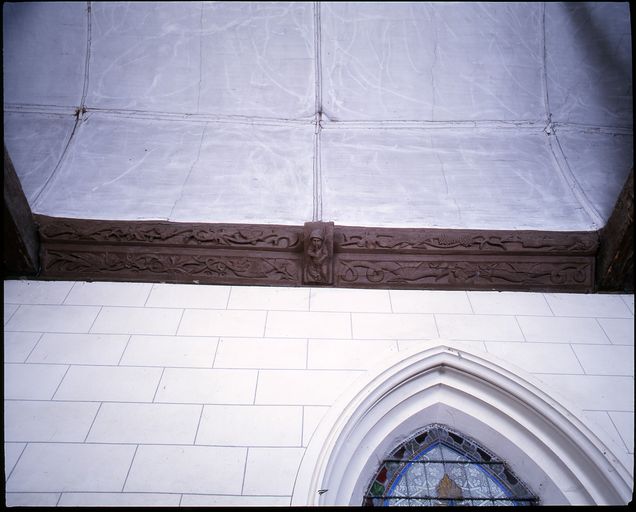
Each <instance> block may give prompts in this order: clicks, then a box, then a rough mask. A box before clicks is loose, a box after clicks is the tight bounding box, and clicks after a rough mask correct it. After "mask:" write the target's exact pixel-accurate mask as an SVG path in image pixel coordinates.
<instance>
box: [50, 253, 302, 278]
mask: <svg viewBox="0 0 636 512" xmlns="http://www.w3.org/2000/svg"><path fill="white" fill-rule="evenodd" d="M44 270H45V271H46V272H50V273H53V274H60V273H61V274H64V273H92V274H93V273H96V272H99V273H101V272H106V273H111V272H113V273H122V272H129V273H140V274H142V273H143V274H147V273H150V274H153V275H168V274H183V275H186V276H188V277H189V276H194V277H197V276H205V277H221V278H250V279H268V280H276V281H296V280H297V279H298V263H297V262H296V261H295V260H291V259H284V258H255V257H249V258H240V257H213V256H197V255H192V256H189V255H188V256H184V255H170V254H137V253H132V254H131V253H114V252H108V253H94V252H62V251H55V250H49V251H48V252H47V254H46V259H45V268H44Z"/></svg>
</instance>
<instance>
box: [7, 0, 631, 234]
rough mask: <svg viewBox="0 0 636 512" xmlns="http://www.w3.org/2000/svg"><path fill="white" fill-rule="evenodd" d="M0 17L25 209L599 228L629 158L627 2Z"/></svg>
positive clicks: (12, 142) (125, 10) (40, 11)
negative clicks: (27, 204)
mask: <svg viewBox="0 0 636 512" xmlns="http://www.w3.org/2000/svg"><path fill="white" fill-rule="evenodd" d="M3 15H4V16H3V27H4V129H5V135H4V138H5V144H6V146H7V149H8V151H9V154H10V155H11V157H12V159H13V163H14V165H15V168H16V171H17V173H18V175H19V177H20V179H21V182H22V185H23V188H24V191H25V193H26V195H27V198H28V200H29V202H30V204H31V207H32V209H33V210H34V212H36V213H41V214H46V215H52V216H60V217H76V218H92V219H100V218H101V219H121V220H136V219H164V220H166V219H167V220H171V221H200V222H241V223H282V224H302V223H303V222H305V221H311V220H325V221H335V222H336V223H338V224H342V225H367V226H394V227H407V226H408V227H442V228H475V229H480V228H481V229H541V230H594V229H598V228H600V227H602V226H603V224H604V223H605V222H606V221H607V219H608V217H609V215H610V213H611V211H612V208H613V206H614V202H615V201H616V198H617V196H618V193H619V191H620V189H621V187H622V185H623V182H624V180H625V178H626V176H627V174H628V173H629V170H630V168H631V167H632V165H633V145H632V140H633V136H632V71H631V69H632V66H631V60H632V55H631V26H630V11H629V5H628V4H627V3H545V4H543V3H428V2H415V3H396V2H378V3H374V2H369V3H347V2H334V3H330V2H319V3H308V2H303V3H261V2H254V3H248V2H175V3H167V2H156V3H155V2H130V3H128V2H103V3H102V2H97V3H91V2H89V3H80V2H77V3H58V2H55V3H47V2H43V3H5V4H4V6H3ZM82 110H85V111H84V112H82ZM78 111H79V112H80V114H79V115H78V116H76V112H78Z"/></svg>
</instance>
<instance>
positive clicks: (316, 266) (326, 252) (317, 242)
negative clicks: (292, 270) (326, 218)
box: [303, 222, 333, 285]
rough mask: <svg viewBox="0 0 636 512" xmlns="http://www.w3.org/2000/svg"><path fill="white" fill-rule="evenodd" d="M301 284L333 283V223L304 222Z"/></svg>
mask: <svg viewBox="0 0 636 512" xmlns="http://www.w3.org/2000/svg"><path fill="white" fill-rule="evenodd" d="M304 242H305V243H304V255H303V256H304V257H303V283H305V284H322V285H326V284H332V283H333V222H306V223H305V232H304Z"/></svg>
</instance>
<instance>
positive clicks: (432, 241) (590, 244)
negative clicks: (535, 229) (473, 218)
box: [338, 231, 598, 252]
mask: <svg viewBox="0 0 636 512" xmlns="http://www.w3.org/2000/svg"><path fill="white" fill-rule="evenodd" d="M597 245H598V241H597V240H596V238H595V237H593V236H589V235H588V236H581V235H576V234H564V235H561V236H555V235H545V234H534V235H528V234H526V235H524V236H520V235H518V234H514V233H509V234H502V235H492V234H489V235H485V234H474V233H472V234H470V233H461V232H458V233H452V231H451V232H449V233H437V234H430V233H429V234H417V233H415V232H414V233H412V234H410V235H406V234H399V233H397V234H382V233H380V232H370V231H364V232H353V233H347V232H343V233H342V240H341V241H340V243H339V244H338V247H339V249H384V250H404V249H406V250H448V249H459V250H475V251H495V252H497V251H512V250H521V249H526V250H532V251H535V250H536V251H541V252H556V251H566V252H590V251H593V250H595V249H596V247H597Z"/></svg>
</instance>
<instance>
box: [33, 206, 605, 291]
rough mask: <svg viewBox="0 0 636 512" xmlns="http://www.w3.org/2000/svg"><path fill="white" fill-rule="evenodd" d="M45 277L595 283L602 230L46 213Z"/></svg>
mask: <svg viewBox="0 0 636 512" xmlns="http://www.w3.org/2000/svg"><path fill="white" fill-rule="evenodd" d="M36 223H37V224H38V229H39V235H40V240H41V246H40V262H41V268H42V271H41V274H40V275H41V277H43V278H50V279H70V280H72V279H107V280H114V281H117V280H133V281H134V280H137V281H151V282H152V281H165V282H182V283H189V282H190V283H191V282H194V283H196V282H200V283H218V284H264V285H289V286H300V285H308V286H334V285H335V286H345V287H346V286H350V287H353V286H360V287H374V286H377V287H385V288H421V289H434V288H449V289H476V290H479V289H489V290H496V289H502V290H504V289H505V290H527V289H532V290H546V291H549V290H555V291H557V290H558V291H585V292H588V291H592V290H593V289H594V267H595V259H594V255H595V253H596V250H597V248H598V240H599V237H598V233H597V232H585V233H570V232H538V231H535V232H532V231H484V230H481V231H477V230H439V229H389V228H369V227H347V226H334V224H333V222H307V223H305V225H304V226H278V225H239V224H201V223H197V224H194V223H174V222H159V221H139V222H134V221H105V220H88V219H66V218H53V217H45V216H36Z"/></svg>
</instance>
